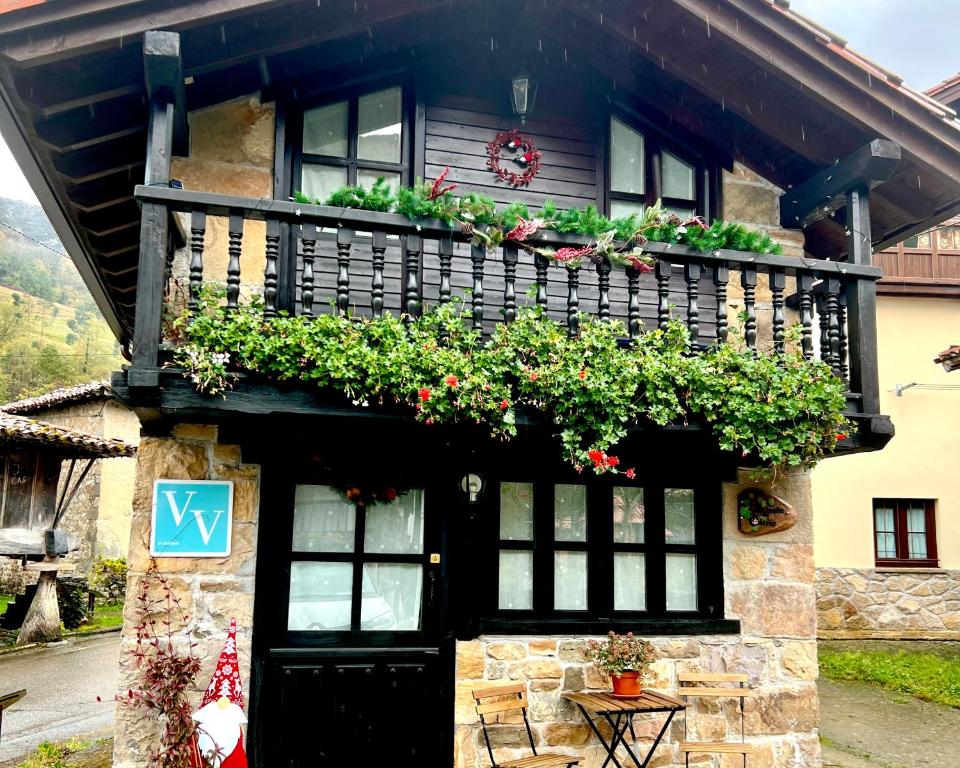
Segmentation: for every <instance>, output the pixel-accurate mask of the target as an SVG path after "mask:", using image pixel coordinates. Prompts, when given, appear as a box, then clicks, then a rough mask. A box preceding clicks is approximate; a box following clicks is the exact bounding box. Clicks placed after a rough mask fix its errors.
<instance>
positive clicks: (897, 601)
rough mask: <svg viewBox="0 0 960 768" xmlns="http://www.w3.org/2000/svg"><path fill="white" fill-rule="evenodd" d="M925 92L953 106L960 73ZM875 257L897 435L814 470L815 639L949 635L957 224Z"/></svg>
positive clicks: (958, 317)
mask: <svg viewBox="0 0 960 768" xmlns="http://www.w3.org/2000/svg"><path fill="white" fill-rule="evenodd" d="M927 94H928V95H930V96H934V97H935V98H937V99H939V100H941V101H943V103H945V104H947V105H949V106H952V107H955V106H957V103H958V102H960V75H958V76H956V77H954V78H951V79H950V80H947V81H945V82H943V83H941V84H940V85H938V86H935V87H934V88H931V89H930V90H928V91H927ZM875 260H876V263H877V264H879V265H880V266H881V267H883V275H884V276H883V279H882V280H880V281H879V282H878V283H877V294H878V297H877V335H878V349H877V354H878V359H879V367H880V403H881V410H882V411H883V412H884V413H888V414H890V417H891V418H892V419H893V421H894V423H895V424H896V425H897V436H896V438H895V439H894V440H893V441H891V443H890V444H889V445H888V446H887V448H886V449H885V450H883V451H882V452H880V453H874V454H870V455H865V454H864V455H859V456H849V457H845V458H843V459H839V460H837V461H833V462H825V463H824V464H823V465H822V466H821V467H819V468H818V469H817V470H816V471H815V472H814V475H813V498H814V509H815V510H816V513H815V515H814V535H815V539H816V546H815V559H816V564H817V614H818V634H819V635H820V637H823V638H861V637H868V638H889V639H897V638H936V639H952V640H958V639H960V501H958V499H957V497H956V494H955V493H954V484H955V482H954V481H955V477H956V471H957V460H958V458H960V382H958V381H957V380H956V377H955V376H950V375H948V374H949V371H950V370H951V368H952V364H951V361H952V360H953V359H954V355H952V354H950V352H951V350H950V349H949V348H950V346H951V342H955V341H956V340H957V338H958V336H960V219H957V218H954V219H949V220H948V221H946V222H945V223H944V224H943V225H942V226H940V227H937V228H932V229H929V230H925V231H922V232H919V233H917V234H915V235H913V236H911V237H909V238H907V239H905V240H903V241H902V242H900V243H898V244H897V245H896V246H893V247H891V248H887V249H885V250H883V251H880V252H878V253H877V254H876V255H875ZM937 350H945V352H944V353H943V354H942V355H941V356H940V358H938V359H937V360H933V359H932V358H933V355H934V353H935V352H936V351H937ZM941 358H942V359H941ZM938 363H942V366H941V365H939V364H938Z"/></svg>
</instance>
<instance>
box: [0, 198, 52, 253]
mask: <svg viewBox="0 0 960 768" xmlns="http://www.w3.org/2000/svg"><path fill="white" fill-rule="evenodd" d="M0 222H2V223H3V224H6V225H9V226H12V227H16V228H17V229H19V230H20V231H21V232H23V234H25V235H26V236H27V237H28V238H32V239H33V240H36V241H37V242H40V243H43V244H44V245H45V246H47V247H48V248H53V250H55V251H60V252H61V253H63V245H61V243H60V238H59V237H57V233H56V232H54V230H53V227H52V226H51V225H50V222H49V221H48V220H47V214H45V213H44V212H43V208H41V207H40V206H39V205H37V204H36V203H28V202H25V201H23V200H13V199H11V198H8V197H0ZM4 229H6V227H4ZM7 231H8V232H9V231H10V230H7Z"/></svg>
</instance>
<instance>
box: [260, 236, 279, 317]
mask: <svg viewBox="0 0 960 768" xmlns="http://www.w3.org/2000/svg"><path fill="white" fill-rule="evenodd" d="M266 239H267V244H266V248H265V253H266V257H267V264H266V266H265V267H264V269H263V316H264V317H276V316H277V259H278V258H279V257H280V222H279V221H277V220H276V219H267V237H266Z"/></svg>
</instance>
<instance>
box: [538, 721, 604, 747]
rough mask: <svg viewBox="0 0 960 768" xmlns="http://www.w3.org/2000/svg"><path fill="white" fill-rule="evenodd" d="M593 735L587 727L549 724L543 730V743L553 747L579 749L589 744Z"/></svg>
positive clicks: (570, 724)
mask: <svg viewBox="0 0 960 768" xmlns="http://www.w3.org/2000/svg"><path fill="white" fill-rule="evenodd" d="M591 736H592V733H591V731H590V728H589V727H588V726H586V725H579V724H572V723H548V724H547V725H546V726H544V728H543V741H544V743H545V744H549V745H551V746H561V747H579V746H582V745H584V744H586V743H588V742H589V741H590V739H591Z"/></svg>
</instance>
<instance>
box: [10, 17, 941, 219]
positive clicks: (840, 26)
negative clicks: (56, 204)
mask: <svg viewBox="0 0 960 768" xmlns="http://www.w3.org/2000/svg"><path fill="white" fill-rule="evenodd" d="M791 7H792V8H794V10H797V11H799V12H800V13H802V14H804V15H805V16H809V17H810V18H811V19H813V20H814V21H816V22H818V23H819V24H821V25H823V26H825V27H826V28H827V29H829V30H831V31H833V32H835V33H837V34H838V35H841V36H842V37H844V38H845V39H846V40H847V42H848V44H849V45H850V47H852V48H854V49H855V50H857V51H859V52H860V53H863V54H864V55H866V56H867V57H868V58H871V59H873V60H874V61H876V62H877V63H878V64H882V65H883V66H884V67H886V68H887V69H890V70H893V71H894V72H896V73H897V74H899V75H901V76H902V77H903V78H904V79H905V80H906V82H907V84H908V85H911V86H913V87H914V88H917V89H919V90H923V89H925V88H929V87H930V86H931V85H934V84H935V83H938V82H940V81H941V80H943V79H944V78H947V77H949V76H950V75H953V74H955V73H956V72H960V46H958V44H957V37H958V31H960V0H792V2H791ZM0 197H15V198H19V199H22V200H34V199H35V198H34V196H33V193H32V192H31V190H30V187H29V185H28V184H27V182H26V180H25V179H24V178H23V176H22V174H21V173H20V170H19V168H17V164H16V162H15V161H14V160H13V157H12V156H11V154H10V152H9V150H8V149H7V148H6V146H4V145H3V142H2V141H0Z"/></svg>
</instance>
